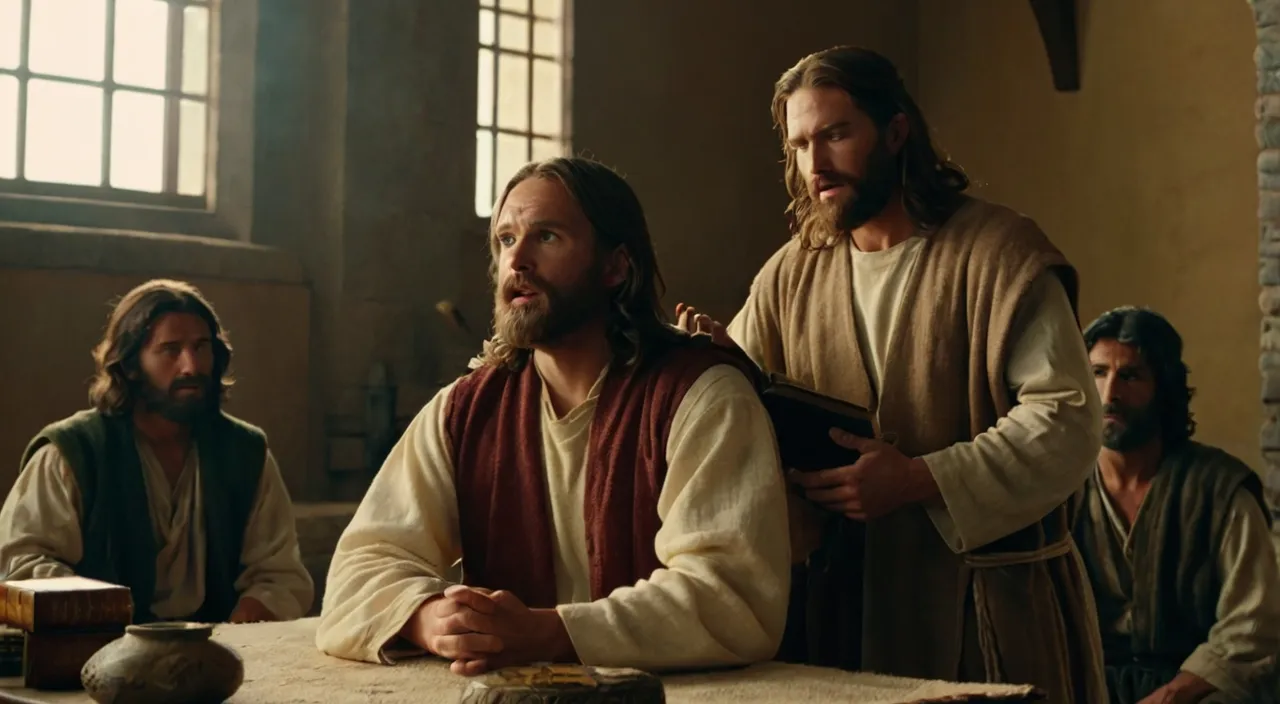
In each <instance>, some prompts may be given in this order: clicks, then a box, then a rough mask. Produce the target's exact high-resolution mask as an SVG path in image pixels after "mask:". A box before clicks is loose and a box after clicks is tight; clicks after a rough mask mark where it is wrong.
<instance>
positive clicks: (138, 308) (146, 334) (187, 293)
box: [89, 279, 235, 415]
mask: <svg viewBox="0 0 1280 704" xmlns="http://www.w3.org/2000/svg"><path fill="white" fill-rule="evenodd" d="M169 313H190V314H192V315H197V316H199V317H200V318H201V319H202V320H204V322H205V323H206V324H207V325H208V326H209V334H210V337H211V338H212V341H213V371H212V373H211V375H210V377H211V380H212V382H213V385H214V388H215V389H217V393H215V394H213V398H211V399H210V403H211V404H213V408H215V409H216V408H219V407H220V406H221V403H222V402H223V401H226V399H227V397H228V395H229V393H230V389H231V386H232V385H233V384H235V378H234V377H233V376H232V374H231V342H230V340H228V339H227V332H226V330H224V329H223V328H222V324H221V323H220V322H219V321H218V315H217V313H215V312H214V310H213V306H212V305H211V304H210V303H209V301H208V300H206V299H205V297H204V296H203V295H202V294H201V293H200V291H199V289H197V288H196V287H195V286H192V285H191V284H188V283H186V282H184V281H173V280H170V279H155V280H152V281H148V282H146V283H144V284H142V285H140V286H138V287H137V288H135V289H133V290H132V291H130V292H128V293H126V294H125V295H124V296H123V297H122V298H121V299H120V301H119V302H118V303H116V304H115V306H114V307H113V308H112V310H111V315H110V316H109V317H108V318H107V329H106V331H104V332H103V335H102V340H101V341H100V342H99V343H98V344H97V345H96V346H95V347H94V348H93V353H92V354H93V362H94V365H95V367H96V371H95V372H94V375H93V380H92V381H91V382H90V384H89V403H91V404H93V407H94V408H96V409H98V411H100V412H102V413H104V414H106V415H120V414H123V413H128V412H130V411H132V410H133V407H134V404H135V403H137V401H138V397H139V389H140V388H141V387H142V386H143V385H144V384H146V383H147V380H146V376H145V374H144V373H143V371H142V367H141V364H140V363H139V359H138V357H139V355H140V354H141V352H142V348H143V346H144V345H146V343H147V340H148V339H149V338H150V336H151V326H152V325H154V324H155V322H156V321H157V320H159V319H160V317H161V316H164V315H167V314H169Z"/></svg>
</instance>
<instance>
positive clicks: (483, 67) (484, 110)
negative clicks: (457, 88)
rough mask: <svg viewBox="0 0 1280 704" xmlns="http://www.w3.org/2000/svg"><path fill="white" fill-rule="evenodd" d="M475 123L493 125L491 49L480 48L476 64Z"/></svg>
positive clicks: (484, 125) (486, 125) (485, 125)
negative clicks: (478, 61)
mask: <svg viewBox="0 0 1280 704" xmlns="http://www.w3.org/2000/svg"><path fill="white" fill-rule="evenodd" d="M476 124H477V125H481V126H483V127H490V126H492V125H493V51H492V50H490V49H481V50H480V63H479V64H478V65H477V66H476Z"/></svg>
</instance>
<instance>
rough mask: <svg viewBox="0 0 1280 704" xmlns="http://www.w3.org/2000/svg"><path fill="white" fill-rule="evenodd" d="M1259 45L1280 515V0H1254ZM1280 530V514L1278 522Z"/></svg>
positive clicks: (1261, 249)
mask: <svg viewBox="0 0 1280 704" xmlns="http://www.w3.org/2000/svg"><path fill="white" fill-rule="evenodd" d="M1250 4H1251V5H1252V6H1253V12H1254V19H1255V20H1256V21H1257V30H1258V47H1257V51H1256V53H1255V54H1254V58H1255V60H1256V62H1257V66H1258V102H1257V107H1256V114H1257V119H1258V127H1257V138H1258V148H1259V152H1258V220H1259V225H1260V228H1259V236H1260V238H1259V242H1258V283H1259V284H1260V285H1261V287H1262V292H1261V295H1260V296H1259V303H1260V305H1261V306H1262V314H1263V316H1264V317H1263V320H1262V331H1261V338H1262V339H1261V355H1260V358H1259V366H1260V368H1261V371H1262V403H1263V405H1264V407H1265V413H1264V415H1263V425H1262V432H1261V438H1260V439H1261V444H1262V454H1263V457H1264V459H1265V464H1266V466H1265V467H1264V468H1263V476H1264V480H1265V482H1266V487H1267V498H1268V500H1269V501H1270V503H1271V510H1272V515H1273V516H1275V517H1276V518H1277V519H1280V0H1250ZM1275 530H1276V531H1277V536H1280V520H1278V521H1277V525H1275Z"/></svg>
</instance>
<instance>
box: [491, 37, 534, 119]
mask: <svg viewBox="0 0 1280 704" xmlns="http://www.w3.org/2000/svg"><path fill="white" fill-rule="evenodd" d="M498 126H499V127H503V128H506V129H509V130H521V131H524V130H527V129H529V59H527V58H525V57H523V56H511V55H509V54H499V55H498Z"/></svg>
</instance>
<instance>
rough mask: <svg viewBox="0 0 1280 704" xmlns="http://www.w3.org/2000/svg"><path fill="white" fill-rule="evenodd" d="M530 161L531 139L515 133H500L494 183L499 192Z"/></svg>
mask: <svg viewBox="0 0 1280 704" xmlns="http://www.w3.org/2000/svg"><path fill="white" fill-rule="evenodd" d="M527 163H529V139H528V138H527V137H521V136H519V135H514V134H502V133H498V168H497V170H496V171H494V174H493V177H494V183H495V184H496V186H497V190H498V191H499V192H501V191H502V189H504V188H506V187H507V181H510V180H511V177H512V176H515V175H516V172H517V171H519V170H520V167H521V166H524V165H525V164H527Z"/></svg>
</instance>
